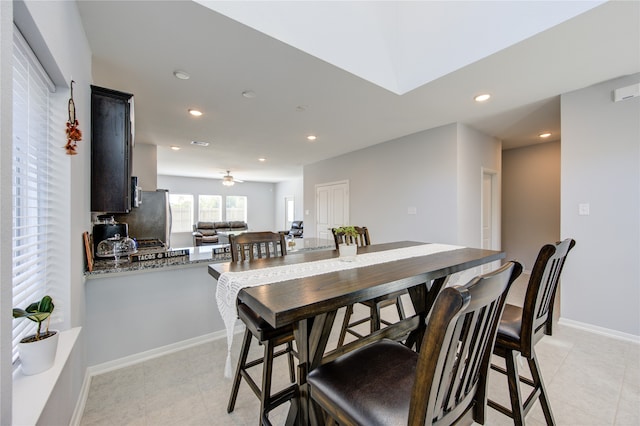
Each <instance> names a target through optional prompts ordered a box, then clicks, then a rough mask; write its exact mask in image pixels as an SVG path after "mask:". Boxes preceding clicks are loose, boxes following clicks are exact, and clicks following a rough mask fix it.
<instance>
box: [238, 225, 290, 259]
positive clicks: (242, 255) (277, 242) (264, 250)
mask: <svg viewBox="0 0 640 426" xmlns="http://www.w3.org/2000/svg"><path fill="white" fill-rule="evenodd" d="M229 245H230V246H231V261H232V262H237V261H240V260H254V259H262V258H269V257H277V256H284V255H286V254H287V245H286V244H285V237H284V235H283V234H280V233H276V232H243V233H242V234H235V235H234V234H230V235H229Z"/></svg>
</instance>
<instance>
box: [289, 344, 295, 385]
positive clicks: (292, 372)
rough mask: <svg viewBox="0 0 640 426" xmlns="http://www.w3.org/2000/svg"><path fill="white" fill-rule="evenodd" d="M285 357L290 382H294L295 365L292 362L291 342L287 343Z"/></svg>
mask: <svg viewBox="0 0 640 426" xmlns="http://www.w3.org/2000/svg"><path fill="white" fill-rule="evenodd" d="M287 351H288V352H287V358H288V360H289V379H291V383H295V381H296V367H295V364H294V363H293V343H291V342H289V343H287Z"/></svg>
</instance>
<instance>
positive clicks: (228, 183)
mask: <svg viewBox="0 0 640 426" xmlns="http://www.w3.org/2000/svg"><path fill="white" fill-rule="evenodd" d="M234 183H235V182H234V181H233V176H229V175H226V176H225V177H223V178H222V184H223V185H224V186H233V184H234Z"/></svg>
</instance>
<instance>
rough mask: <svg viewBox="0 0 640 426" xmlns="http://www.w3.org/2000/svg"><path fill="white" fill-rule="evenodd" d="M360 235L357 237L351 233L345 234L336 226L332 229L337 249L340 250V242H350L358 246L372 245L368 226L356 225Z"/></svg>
mask: <svg viewBox="0 0 640 426" xmlns="http://www.w3.org/2000/svg"><path fill="white" fill-rule="evenodd" d="M354 228H355V229H356V232H357V233H358V235H357V236H356V237H352V236H350V235H345V234H344V233H343V232H338V231H337V230H336V228H332V229H331V233H332V234H333V241H334V242H335V244H336V250H338V246H339V245H340V244H344V243H346V242H348V243H349V244H355V245H357V246H358V247H364V246H368V245H371V239H370V238H369V230H368V229H367V227H366V226H354Z"/></svg>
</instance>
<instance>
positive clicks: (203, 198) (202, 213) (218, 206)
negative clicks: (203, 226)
mask: <svg viewBox="0 0 640 426" xmlns="http://www.w3.org/2000/svg"><path fill="white" fill-rule="evenodd" d="M198 220H199V221H201V222H220V221H221V220H222V196H220V195H198Z"/></svg>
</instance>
